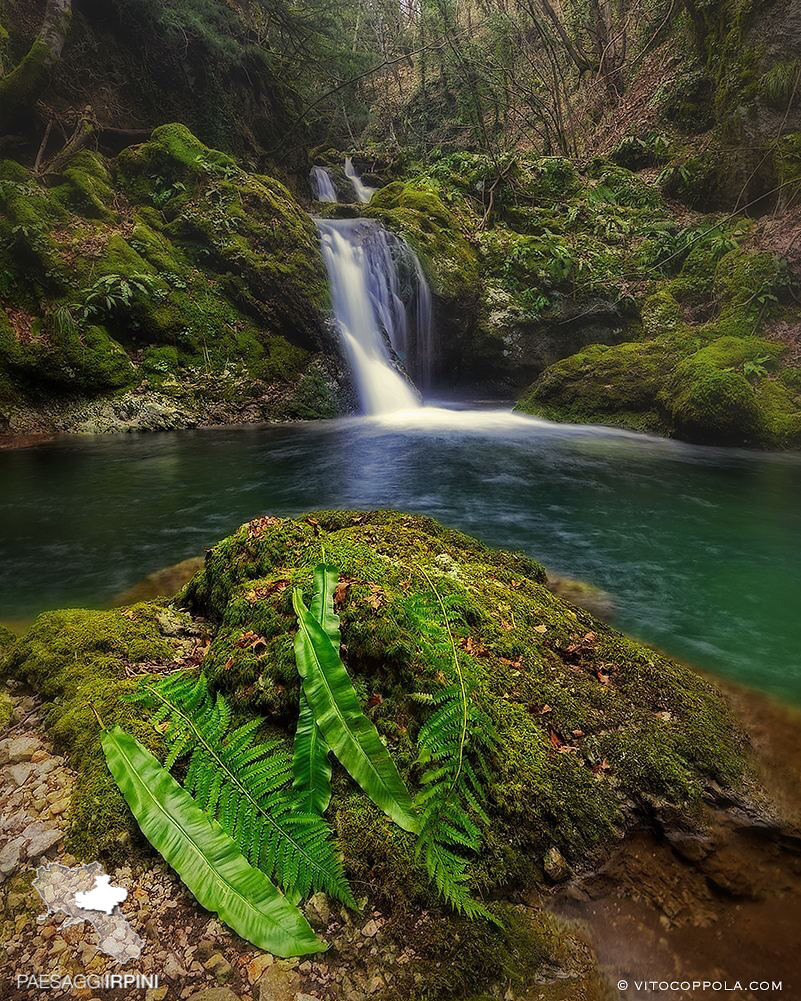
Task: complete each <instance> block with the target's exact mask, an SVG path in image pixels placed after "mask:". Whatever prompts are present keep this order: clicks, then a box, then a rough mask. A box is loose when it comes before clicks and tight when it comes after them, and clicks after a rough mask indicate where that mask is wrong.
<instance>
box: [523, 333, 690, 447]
mask: <svg viewBox="0 0 801 1001" xmlns="http://www.w3.org/2000/svg"><path fill="white" fill-rule="evenodd" d="M674 347H675V346H674V344H673V343H672V342H671V341H669V340H667V339H665V338H660V339H655V340H649V341H644V342H627V343H624V344H618V345H614V346H612V347H607V346H606V345H601V344H594V345H591V346H590V347H588V348H585V349H584V350H583V351H580V352H579V353H578V354H575V355H571V356H570V357H569V358H565V359H563V360H562V361H559V362H556V363H555V364H554V365H551V366H550V367H549V368H547V369H546V370H545V371H544V372H543V373H542V375H541V376H540V377H539V379H538V380H537V381H536V382H535V383H534V385H533V386H532V387H531V388H530V389H529V391H528V392H527V393H526V394H525V395H524V396H523V397H522V398H521V399H520V400H519V401H518V403H517V406H516V408H515V409H517V410H519V411H521V412H523V413H529V414H540V415H541V416H543V417H547V418H549V419H551V420H558V421H571V422H576V423H606V424H622V425H623V426H625V427H633V428H636V429H638V430H643V431H645V430H664V427H665V424H664V421H663V419H662V418H661V416H660V415H659V413H658V406H657V396H658V393H659V390H660V389H661V387H662V385H663V384H664V381H665V378H666V377H667V375H668V374H669V373H670V371H671V370H672V357H671V356H672V352H673V350H674Z"/></svg>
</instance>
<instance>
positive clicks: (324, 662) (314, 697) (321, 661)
mask: <svg viewBox="0 0 801 1001" xmlns="http://www.w3.org/2000/svg"><path fill="white" fill-rule="evenodd" d="M292 603H293V605H294V608H295V613H296V615H297V617H298V632H297V635H296V636H295V660H296V662H297V665H298V672H299V673H300V676H301V678H302V680H303V691H304V694H305V695H306V699H307V700H308V703H309V706H310V707H311V710H312V712H313V713H314V718H315V720H316V721H317V725H318V726H319V727H320V730H321V731H322V734H323V737H325V740H326V743H327V744H328V746H329V747H330V748H331V750H332V751H333V752H334V754H335V755H336V756H337V758H338V759H339V761H340V762H341V763H342V764H343V766H344V767H345V768H346V769H347V771H348V772H349V773H350V775H351V777H352V778H353V779H355V781H356V782H358V783H359V785H360V786H361V787H362V789H364V791H365V792H366V793H367V795H368V796H369V797H370V799H372V800H373V802H374V803H375V804H376V805H377V806H379V807H381V809H382V810H383V811H384V812H385V813H386V814H387V815H388V816H389V817H391V818H392V819H393V820H394V821H395V823H396V824H398V826H399V827H402V828H403V829H404V830H406V831H413V832H417V830H418V821H417V817H416V816H415V813H414V807H413V805H412V800H411V797H410V796H409V792H408V790H407V788H406V786H405V785H404V783H403V779H402V778H401V776H400V773H399V772H398V769H397V768H396V767H395V763H394V762H393V760H392V758H391V757H390V754H389V751H387V749H386V747H384V745H383V744H382V743H381V738H380V737H379V736H378V731H377V730H376V728H375V727H374V726H373V724H372V723H371V722H370V720H369V719H368V718H367V717H366V716H365V714H364V713H363V712H362V709H361V706H360V705H359V699H358V697H357V695H356V691H355V690H354V688H353V685H352V683H351V680H350V678H349V677H348V672H347V671H346V670H345V665H344V664H343V663H342V661H341V660H340V658H339V653H338V651H337V650H335V649H334V647H333V645H332V643H331V640H330V639H329V638H328V635H327V634H326V632H325V630H324V629H323V627H322V626H321V625H320V623H319V622H318V621H317V620H316V619H315V618H314V616H313V615H312V614H311V612H310V611H309V610H308V608H306V606H305V605H304V603H303V598H302V596H301V593H300V590H299V589H298V588H295V591H294V593H293V595H292Z"/></svg>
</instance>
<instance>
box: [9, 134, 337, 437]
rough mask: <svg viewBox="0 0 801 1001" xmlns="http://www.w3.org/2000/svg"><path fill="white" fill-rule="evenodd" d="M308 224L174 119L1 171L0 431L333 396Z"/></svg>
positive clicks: (325, 411)
mask: <svg viewBox="0 0 801 1001" xmlns="http://www.w3.org/2000/svg"><path fill="white" fill-rule="evenodd" d="M328 313H329V300H328V288H327V283H326V277H325V269H324V266H323V263H322V258H321V256H320V253H319V248H318V241H317V234H316V231H315V228H314V225H313V223H312V221H311V219H310V218H309V216H308V215H307V213H306V212H305V211H304V209H303V208H302V207H301V206H300V205H299V204H298V203H297V202H296V201H295V199H294V198H293V196H292V195H291V194H290V193H289V191H288V190H287V189H286V188H285V187H284V186H283V185H282V184H281V183H280V182H278V181H276V180H275V179H274V178H271V177H268V176H266V175H261V174H252V173H248V172H246V171H244V170H242V169H241V168H240V167H239V166H238V165H237V163H236V162H235V161H234V160H233V159H231V158H230V157H229V156H227V155H226V154H223V153H220V152H217V151H215V150H212V149H209V148H208V147H206V146H204V145H203V144H202V143H200V142H199V140H197V139H196V138H195V137H194V136H193V135H192V134H191V133H190V132H189V131H188V130H187V129H186V128H184V127H183V126H181V125H169V126H163V127H161V128H159V129H157V130H156V132H155V133H154V134H153V136H152V138H151V139H150V140H149V141H148V142H146V143H144V144H142V145H138V146H134V147H130V148H128V149H126V150H125V151H123V152H122V153H121V154H119V156H117V157H116V158H114V159H110V160H109V159H106V158H104V157H103V156H101V155H100V154H98V153H95V152H92V151H90V150H83V151H81V152H79V153H78V154H76V155H75V156H74V157H73V158H72V159H71V160H70V161H68V163H67V164H66V165H65V166H64V168H63V170H62V171H61V172H60V174H59V175H58V176H57V177H56V178H51V177H48V178H45V179H42V178H37V177H36V176H34V175H32V174H31V173H29V172H28V171H27V170H26V169H25V168H24V167H22V166H21V165H19V164H17V163H15V162H14V161H8V160H7V161H3V162H2V163H1V164H0V426H2V427H3V428H4V429H6V430H12V431H21V430H37V429H49V428H57V429H59V428H68V429H75V428H77V429H80V430H100V431H104V430H118V429H120V428H123V429H124V428H126V427H131V428H137V427H141V428H145V429H148V428H153V429H158V428H165V427H180V426H186V425H191V424H196V423H199V422H210V421H224V420H232V419H233V420H237V419H238V420H242V419H260V418H265V417H268V418H276V417H283V418H288V417H325V416H331V415H332V414H334V413H337V412H339V411H340V410H341V409H342V408H343V406H344V405H345V404H344V394H345V392H346V390H343V385H344V384H345V383H346V377H345V375H344V374H343V373H342V371H341V366H340V362H339V359H338V354H337V348H336V343H337V342H336V337H335V336H334V335H333V333H332V330H331V327H330V321H329V316H328Z"/></svg>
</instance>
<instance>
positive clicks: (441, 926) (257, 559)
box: [3, 511, 743, 998]
mask: <svg viewBox="0 0 801 1001" xmlns="http://www.w3.org/2000/svg"><path fill="white" fill-rule="evenodd" d="M323 555H324V556H325V559H326V561H327V562H329V563H333V564H334V565H336V566H338V567H339V568H340V571H341V578H340V579H341V585H340V587H339V588H338V590H337V593H336V607H337V612H338V613H339V615H340V618H341V624H342V637H343V656H344V660H345V662H346V664H347V667H348V671H349V673H350V676H351V678H352V679H353V682H354V685H355V688H356V691H357V693H358V696H359V699H360V701H361V703H362V706H363V707H364V709H365V712H366V713H367V714H368V715H369V716H370V718H371V719H372V721H373V722H374V724H375V725H376V727H377V728H378V731H379V733H380V735H381V736H382V738H383V740H384V741H385V742H386V744H387V747H388V748H389V750H390V752H391V754H392V755H393V758H394V759H395V761H396V763H397V765H398V767H399V769H400V771H401V773H402V774H403V776H404V777H405V779H406V781H407V783H408V784H409V786H410V788H411V789H413V790H414V789H416V788H417V786H418V783H419V781H420V775H421V771H420V765H419V764H418V760H417V759H418V748H417V736H418V733H419V729H420V726H421V724H422V722H423V721H424V719H425V718H426V715H427V713H428V712H429V710H427V709H426V707H425V703H424V701H422V700H421V699H420V698H419V695H420V693H428V694H431V693H434V692H437V691H438V690H440V689H441V688H442V686H443V685H444V684H447V683H448V679H449V678H450V677H451V676H452V674H453V670H454V669H453V660H452V658H453V656H454V647H453V646H452V640H451V634H452V637H453V643H455V650H456V651H457V656H458V658H459V663H460V669H461V670H462V672H463V674H464V675H465V676H466V678H467V679H468V680H469V683H470V691H471V696H470V697H471V698H472V699H474V700H475V701H476V702H477V703H478V704H479V706H480V707H481V708H482V709H483V710H484V711H485V712H486V713H487V714H488V715H489V717H490V719H491V722H492V725H493V727H494V729H495V730H496V731H497V735H498V752H497V753H496V754H493V755H492V758H491V760H490V761H489V762H488V766H489V779H488V782H487V793H488V796H487V802H486V804H485V805H486V809H487V812H488V815H489V824H483V825H482V826H483V827H484V831H483V845H484V847H483V849H482V851H481V853H480V855H478V856H475V857H473V858H471V860H470V866H469V873H470V879H471V883H472V885H473V887H474V890H475V892H476V893H478V894H481V895H483V896H484V897H485V898H486V899H487V900H496V901H497V902H496V903H493V904H492V907H493V908H494V909H496V911H497V913H498V914H499V916H502V918H503V920H504V922H505V927H504V928H503V929H497V928H493V927H492V926H491V925H489V924H486V923H484V922H478V923H470V922H467V921H465V920H464V919H463V918H458V917H456V916H454V915H451V914H448V913H446V912H445V911H444V910H443V908H442V905H441V903H440V902H439V901H438V898H437V894H436V891H435V890H434V889H433V887H432V885H431V883H430V881H429V879H428V877H427V874H426V872H425V869H424V867H423V866H422V864H421V861H420V859H419V857H418V856H417V854H416V851H415V840H414V836H413V835H411V834H408V833H407V832H405V831H402V830H400V829H399V828H398V827H396V826H394V825H393V824H392V823H391V822H390V821H389V820H388V819H387V818H386V817H385V816H384V815H383V814H382V813H381V812H380V811H379V810H378V809H377V808H376V807H375V806H374V805H373V804H372V802H371V801H370V800H368V799H367V798H366V797H365V796H364V794H363V793H362V792H361V791H360V790H359V789H358V788H357V787H356V786H355V785H354V784H353V783H352V782H351V780H350V779H349V778H348V776H347V775H346V773H345V772H344V771H343V770H342V769H341V768H339V766H335V768H334V777H333V799H332V803H331V807H330V809H329V817H330V820H331V823H332V825H333V828H334V830H335V832H336V836H337V838H338V841H339V846H340V848H341V850H342V852H343V854H344V859H345V867H346V870H347V873H348V875H349V876H350V877H351V879H352V880H353V881H354V882H355V883H358V885H359V887H360V892H364V893H365V894H366V895H367V898H368V901H374V902H375V903H376V904H377V905H380V906H381V908H382V909H383V910H384V911H385V912H387V913H389V914H390V915H391V920H392V921H393V922H394V927H396V928H397V931H398V934H399V935H405V936H410V939H409V941H413V942H414V943H415V945H414V948H415V951H416V952H418V953H419V954H420V955H421V956H422V957H423V959H422V960H421V962H424V966H423V967H422V968H423V969H425V970H426V971H428V972H427V973H426V983H427V993H426V995H425V996H426V997H431V998H436V997H451V996H456V997H466V996H468V995H470V996H472V994H473V993H475V992H480V991H481V990H483V989H489V987H490V986H491V984H492V983H494V982H498V981H499V980H506V981H509V980H513V981H514V980H525V979H526V978H527V977H528V976H530V975H531V974H532V971H533V970H535V969H536V968H539V967H540V966H541V965H542V963H543V962H545V961H546V959H547V957H549V956H550V957H551V958H552V959H554V958H556V957H557V956H558V953H559V950H560V948H564V947H565V945H566V940H565V938H564V931H563V930H562V929H561V927H560V926H558V925H557V924H555V923H553V922H552V921H551V920H550V919H548V918H546V917H544V916H543V917H542V919H541V920H540V921H539V922H538V921H537V920H533V921H532V919H531V918H530V917H525V916H524V915H523V913H522V912H520V913H516V912H515V910H514V909H510V908H509V907H508V905H506V904H504V903H503V902H502V901H503V898H504V896H505V895H506V893H507V891H508V890H509V888H511V887H520V886H521V885H525V884H526V883H531V882H536V881H537V880H538V879H541V878H542V869H541V866H542V861H543V858H544V856H545V855H546V853H548V852H549V851H550V850H552V849H553V848H558V849H559V851H560V852H561V853H562V855H564V857H565V858H566V859H567V860H568V862H569V863H570V864H572V865H576V866H580V865H582V864H584V863H586V862H587V861H588V860H589V859H591V858H592V857H594V855H595V853H596V852H602V851H603V848H604V846H605V845H606V844H608V843H611V842H612V841H613V840H616V839H617V838H618V837H619V835H620V832H621V831H623V830H625V829H626V828H627V827H629V826H631V825H634V824H636V823H637V809H638V807H641V808H643V809H645V808H647V806H648V804H649V803H653V802H654V801H655V800H658V801H661V802H669V803H670V804H672V805H673V807H674V808H675V809H676V810H677V811H678V812H679V813H680V814H681V815H683V816H684V817H685V818H686V820H687V822H688V823H691V818H692V816H693V815H694V812H695V811H696V810H697V809H698V804H699V801H700V796H701V793H702V791H703V789H704V786H705V784H706V783H707V782H709V781H710V780H715V781H717V782H719V783H722V784H724V785H726V784H728V783H732V782H736V781H737V778H738V775H739V774H740V771H741V768H742V766H743V749H742V744H741V738H740V735H739V733H738V732H737V729H736V727H735V726H734V724H733V723H732V721H731V717H730V715H729V712H728V710H727V708H726V705H725V703H724V702H723V700H722V698H721V696H720V695H719V694H717V692H716V691H715V690H714V689H713V688H712V687H711V686H710V685H709V684H708V683H707V682H706V681H704V680H702V679H701V678H700V677H699V676H697V675H695V674H694V673H693V672H692V671H691V670H689V669H688V668H685V667H682V666H680V665H678V664H676V663H674V662H672V661H670V660H669V659H668V658H666V657H664V656H662V655H660V654H658V653H656V652H655V651H653V650H650V649H648V648H646V647H644V646H642V645H640V644H638V643H636V642H634V641H633V640H630V639H628V638H627V637H625V636H623V635H621V634H620V633H618V632H617V631H616V630H614V629H612V628H610V627H609V626H608V625H605V624H604V623H602V622H600V621H599V620H597V619H596V618H594V617H593V616H592V615H591V614H590V613H589V612H587V611H585V610H583V609H581V608H579V607H578V606H577V605H573V604H571V603H569V602H567V601H565V600H563V599H561V598H560V597H558V596H556V595H555V594H553V593H552V591H551V590H550V589H549V587H548V582H547V579H546V575H545V572H544V570H543V568H542V567H541V566H540V565H539V564H538V563H536V562H534V561H533V560H531V559H529V558H528V557H526V556H523V555H520V554H517V553H510V552H503V551H497V550H492V549H489V548H487V547H486V546H484V545H483V544H481V543H480V542H478V541H477V540H475V539H472V538H470V537H469V536H466V535H463V534H461V533H459V532H454V531H451V530H448V529H446V528H444V527H443V526H442V525H440V524H438V523H437V522H435V521H433V520H431V519H428V518H422V517H416V516H411V515H404V514H399V513H395V512H387V511H382V512H374V513H353V512H341V511H340V512H320V513H317V514H315V515H314V516H309V517H308V518H306V519H302V520H293V519H279V518H272V517H262V518H259V519H256V520H255V521H253V522H250V523H248V524H246V525H244V526H243V527H242V528H241V529H240V530H239V531H238V532H236V533H235V534H234V535H232V536H231V537H229V538H228V539H225V540H223V541H222V542H220V543H219V544H218V545H217V546H215V547H214V548H213V549H211V550H210V551H209V552H208V553H207V555H206V559H205V563H204V566H203V568H202V570H201V571H200V572H199V573H198V574H197V575H196V576H195V577H194V578H193V579H192V580H191V581H190V582H189V584H188V585H187V586H186V588H185V589H184V591H183V592H182V594H181V595H179V596H178V598H177V599H175V602H174V603H173V604H170V605H166V604H163V603H159V602H155V603H145V604H140V605H135V606H131V607H128V608H125V609H120V610H114V611H104V612H89V611H68V612H55V613H48V614H46V615H43V616H40V618H39V619H38V620H37V621H36V622H35V623H34V625H33V626H32V627H31V629H30V630H29V631H28V633H27V634H26V635H25V636H24V637H23V638H22V639H21V640H20V641H19V642H18V643H17V644H16V646H15V647H14V648H13V650H12V651H11V653H10V654H9V655H7V657H6V660H5V662H4V664H3V671H4V672H5V673H8V674H11V675H13V676H14V677H16V678H18V679H21V680H24V681H26V682H27V683H29V684H31V685H33V687H34V688H35V689H36V690H37V691H38V692H39V693H41V695H42V696H43V697H44V698H45V699H46V700H47V702H48V708H47V714H46V722H47V725H48V726H49V728H50V730H51V732H52V734H53V737H54V739H55V740H56V742H57V744H58V745H59V746H60V747H63V748H65V749H66V751H67V752H68V755H69V760H70V764H71V765H72V766H73V767H75V768H76V769H77V772H78V779H77V784H76V787H75V793H74V799H73V804H72V813H71V816H72V831H71V846H72V850H73V851H75V852H76V853H77V854H79V855H80V856H81V857H86V858H88V857H92V858H94V857H97V856H98V855H100V856H101V857H102V856H107V855H109V854H112V855H114V854H119V853H120V852H121V851H122V850H125V851H126V852H128V851H130V846H129V844H128V839H129V838H134V841H135V844H136V845H137V846H139V847H142V843H141V841H140V840H138V839H137V838H136V835H135V832H134V831H133V830H132V828H131V823H130V818H129V814H128V812H127V810H126V809H125V808H124V806H123V805H122V800H121V799H120V797H119V794H118V793H117V791H116V789H115V787H114V785H113V782H112V780H111V778H110V776H109V774H108V772H107V770H106V768H105V764H104V762H103V758H102V754H101V751H100V748H99V746H98V725H97V722H96V718H95V715H94V710H96V711H97V712H98V713H99V715H100V717H101V718H102V719H103V720H104V722H106V723H107V724H108V723H112V722H120V723H121V724H122V725H123V726H125V727H126V728H127V729H129V730H131V731H132V732H134V733H135V734H136V735H137V736H138V737H140V739H143V740H144V741H145V742H146V743H147V744H148V745H149V746H150V747H152V748H153V749H154V751H155V752H156V753H162V752H163V749H162V747H161V738H160V735H159V732H158V731H157V730H154V729H153V728H152V727H149V726H148V724H147V723H146V721H145V719H144V716H143V712H144V711H143V710H142V709H141V708H138V707H135V706H133V705H132V704H130V703H128V702H125V701H124V699H125V695H126V693H128V692H129V691H130V690H131V688H132V687H133V686H134V685H135V684H136V683H137V678H138V677H139V676H144V675H148V674H153V673H162V672H164V671H172V670H174V669H176V668H178V667H182V666H186V665H194V664H196V663H197V655H196V654H197V648H198V647H201V646H202V648H203V649H205V644H206V637H205V636H204V635H203V631H204V630H209V635H208V639H209V640H210V644H209V645H208V652H207V653H206V654H205V658H204V660H203V669H204V671H205V672H206V675H207V677H208V678H209V679H210V681H211V683H212V684H213V686H214V687H215V688H216V689H218V690H220V691H223V692H225V693H227V694H228V695H229V697H230V698H231V700H232V703H233V706H234V710H235V712H236V713H238V714H240V715H241V716H243V717H246V716H248V715H250V714H252V713H258V714H259V715H261V716H263V717H264V718H265V720H266V722H267V723H268V724H269V725H270V726H271V728H272V730H273V732H274V733H275V734H277V735H278V737H279V739H280V738H283V739H284V740H285V741H286V742H287V745H288V743H289V741H290V740H291V737H292V734H293V732H294V728H295V722H296V719H297V704H298V680H297V670H296V667H295V664H294V657H293V632H294V629H295V619H294V614H293V612H292V605H291V593H292V588H293V586H298V587H300V588H302V590H303V591H304V593H305V595H306V597H307V598H308V597H309V594H310V591H311V576H312V573H311V572H312V567H313V566H314V565H315V564H316V563H317V562H319V561H320V560H321V559H322V558H323ZM432 582H433V585H434V587H435V588H436V592H438V594H437V593H435V591H434V590H433V589H432ZM438 595H439V597H438ZM440 598H441V600H442V602H443V603H444V607H445V609H446V613H447V622H446V621H445V619H444V617H443V611H442V607H441V606H440ZM178 608H181V609H184V611H178V610H177V609H178ZM412 696H415V697H412ZM145 714H146V713H145ZM457 941H458V942H459V943H461V944H460V947H459V948H458V949H456V948H452V947H451V945H448V944H447V943H449V942H450V943H455V942H457ZM426 942H428V947H426V945H425V943H426ZM523 943H527V944H526V946H525V948H523ZM426 957H428V958H426ZM428 959H430V961H431V962H430V968H429V965H428ZM444 960H447V961H444ZM415 990H416V988H414V987H413V985H412V984H411V983H410V989H409V994H408V995H407V996H409V997H412V996H417V995H416V994H415V993H414V991H415Z"/></svg>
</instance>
